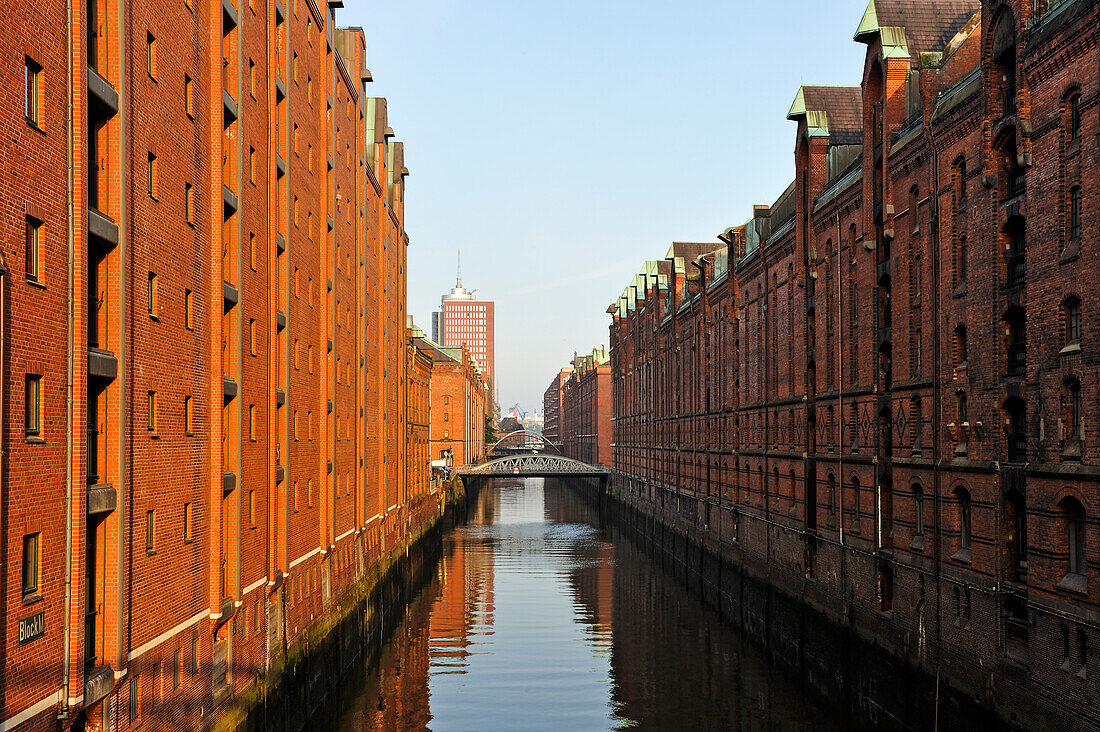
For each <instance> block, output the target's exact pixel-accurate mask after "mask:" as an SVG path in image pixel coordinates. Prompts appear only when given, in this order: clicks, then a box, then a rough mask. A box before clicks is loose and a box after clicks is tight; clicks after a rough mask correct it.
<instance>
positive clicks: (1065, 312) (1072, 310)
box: [1062, 297, 1081, 345]
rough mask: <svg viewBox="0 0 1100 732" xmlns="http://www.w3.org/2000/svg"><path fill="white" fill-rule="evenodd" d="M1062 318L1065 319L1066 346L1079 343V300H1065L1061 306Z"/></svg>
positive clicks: (1073, 298)
mask: <svg viewBox="0 0 1100 732" xmlns="http://www.w3.org/2000/svg"><path fill="white" fill-rule="evenodd" d="M1062 317H1063V318H1064V319H1065V326H1066V344H1067V345H1069V344H1073V343H1080V342H1081V300H1080V298H1078V297H1069V298H1066V300H1065V302H1064V303H1063V304H1062Z"/></svg>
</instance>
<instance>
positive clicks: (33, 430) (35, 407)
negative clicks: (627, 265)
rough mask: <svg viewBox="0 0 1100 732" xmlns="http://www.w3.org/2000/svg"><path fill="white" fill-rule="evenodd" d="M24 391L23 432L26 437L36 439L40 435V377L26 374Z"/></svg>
mask: <svg viewBox="0 0 1100 732" xmlns="http://www.w3.org/2000/svg"><path fill="white" fill-rule="evenodd" d="M25 391H26V393H25V397H26V407H25V411H24V423H23V425H24V432H25V433H26V436H27V437H38V436H39V434H40V433H41V432H40V431H41V418H42V377H41V376H39V375H38V374H27V377H26V389H25Z"/></svg>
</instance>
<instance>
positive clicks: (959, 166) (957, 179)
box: [953, 155, 966, 211]
mask: <svg viewBox="0 0 1100 732" xmlns="http://www.w3.org/2000/svg"><path fill="white" fill-rule="evenodd" d="M953 182H954V188H955V190H954V195H955V210H956V211H965V210H966V158H964V157H962V156H961V155H960V156H959V158H958V159H957V160H956V161H955V171H954V181H953Z"/></svg>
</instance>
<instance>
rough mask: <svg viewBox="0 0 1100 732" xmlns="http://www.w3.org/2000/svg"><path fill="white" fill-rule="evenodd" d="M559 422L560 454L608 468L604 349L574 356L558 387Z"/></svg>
mask: <svg viewBox="0 0 1100 732" xmlns="http://www.w3.org/2000/svg"><path fill="white" fill-rule="evenodd" d="M565 373H567V372H566V371H561V372H560V374H559V376H561V375H564V374H565ZM558 422H559V425H560V431H561V443H560V444H561V452H562V454H563V455H565V456H566V457H571V458H573V459H574V460H580V461H581V462H585V463H589V464H590V465H606V466H608V467H611V465H612V459H611V364H610V354H609V353H608V352H607V350H606V349H603V348H600V349H594V350H593V351H592V352H591V353H590V354H588V355H586V356H576V357H574V358H573V367H572V370H571V373H570V374H569V377H568V378H567V379H565V382H564V383H563V384H562V386H561V409H560V413H559V417H558Z"/></svg>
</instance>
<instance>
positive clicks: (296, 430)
mask: <svg viewBox="0 0 1100 732" xmlns="http://www.w3.org/2000/svg"><path fill="white" fill-rule="evenodd" d="M294 441H295V442H297V441H298V410H297V409H295V410H294Z"/></svg>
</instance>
